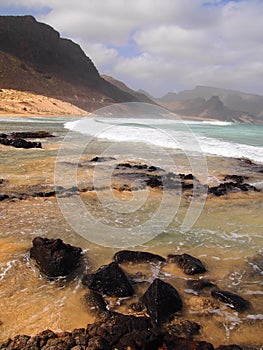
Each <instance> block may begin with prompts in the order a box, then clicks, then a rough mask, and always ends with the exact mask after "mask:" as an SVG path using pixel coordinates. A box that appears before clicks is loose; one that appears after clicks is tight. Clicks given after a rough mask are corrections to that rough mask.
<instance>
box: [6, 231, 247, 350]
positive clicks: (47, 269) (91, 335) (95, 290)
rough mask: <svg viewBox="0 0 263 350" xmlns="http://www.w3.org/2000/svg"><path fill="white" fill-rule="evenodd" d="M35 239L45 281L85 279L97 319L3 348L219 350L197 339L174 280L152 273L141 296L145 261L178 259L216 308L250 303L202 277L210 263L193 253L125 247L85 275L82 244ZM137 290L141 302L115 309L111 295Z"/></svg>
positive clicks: (229, 349) (191, 283)
mask: <svg viewBox="0 0 263 350" xmlns="http://www.w3.org/2000/svg"><path fill="white" fill-rule="evenodd" d="M32 243H33V245H32V247H31V249H30V258H31V259H32V261H34V262H35V264H36V266H37V267H38V268H39V270H40V272H41V274H42V275H43V277H45V278H47V283H49V282H48V281H52V279H54V278H58V277H59V278H62V279H64V281H65V283H66V281H67V280H68V278H72V276H73V275H74V278H80V279H81V280H82V283H83V285H84V286H86V287H87V294H86V298H85V300H86V301H85V302H86V303H87V305H88V306H89V307H90V308H91V309H92V310H93V311H94V312H96V314H97V321H96V322H95V323H93V324H88V325H87V328H86V329H84V328H81V329H74V330H73V331H72V332H62V333H55V332H53V331H52V330H48V329H47V330H44V331H43V332H41V333H39V334H37V335H35V336H28V335H17V336H15V337H14V338H13V339H8V340H6V341H5V342H3V343H2V344H0V349H2V350H4V349H6V350H7V349H13V350H15V349H25V350H38V349H45V350H55V349H56V350H57V349H74V350H85V349H89V350H110V349H119V350H122V349H123V350H128V349H129V350H142V349H145V350H146V349H149V350H155V349H156V350H158V349H159V350H160V349H163V350H169V349H171V350H177V349H178V350H213V349H215V347H214V346H213V345H212V344H211V343H209V342H206V341H200V340H195V336H196V335H198V334H199V331H200V328H201V326H200V325H199V324H198V323H196V322H194V321H191V320H183V319H182V315H183V312H184V308H186V307H187V305H186V300H184V295H180V294H179V293H178V291H177V290H176V288H175V287H174V286H172V285H171V284H170V283H167V282H165V281H164V280H163V279H160V278H158V277H157V278H155V277H154V276H151V282H147V283H146V284H147V287H146V290H145V292H144V293H143V294H142V295H139V292H138V289H137V286H138V284H140V283H142V282H143V278H142V279H141V281H138V276H141V272H140V268H141V264H148V265H152V264H154V265H159V268H160V269H161V268H162V267H163V266H165V265H167V264H168V265H169V264H176V265H177V267H179V268H180V269H182V271H183V272H184V273H185V275H186V276H187V275H188V276H193V275H197V278H196V279H193V278H192V277H191V278H190V277H189V278H187V279H186V283H187V285H188V287H189V288H192V290H194V291H195V293H196V295H197V297H196V298H197V299H198V298H200V299H202V300H204V299H205V300H206V303H209V302H210V305H214V307H215V308H218V307H220V305H218V304H217V303H218V301H219V302H220V303H223V304H225V305H226V306H228V307H229V308H232V309H235V310H237V311H238V312H243V311H245V310H247V309H249V308H250V307H251V305H250V303H249V301H248V300H245V299H244V298H243V297H241V296H239V295H236V294H233V293H231V292H229V291H224V290H221V289H220V288H219V287H218V286H217V285H216V284H214V283H213V282H211V281H209V280H208V279H206V278H202V277H200V274H205V273H206V271H207V268H209V267H205V266H204V265H203V263H202V262H201V260H199V259H198V258H196V257H193V256H191V255H189V254H181V255H169V256H168V257H167V258H164V257H162V256H160V255H156V254H153V253H150V252H144V251H131V250H124V251H119V252H117V253H116V254H115V255H114V257H113V261H112V262H111V263H110V264H108V265H103V266H101V267H100V268H99V269H97V270H96V271H94V272H92V273H89V274H87V273H86V272H85V261H84V259H83V251H82V249H81V248H79V247H75V246H72V245H70V244H66V243H64V242H63V241H62V240H61V239H48V238H42V237H36V238H34V240H33V242H32ZM127 264H128V265H131V264H132V265H133V266H136V267H137V269H138V272H137V275H136V276H137V280H136V278H135V277H134V276H132V275H129V274H127V272H125V270H123V268H124V267H125V266H126V265H127ZM144 283H145V282H144ZM135 295H136V296H137V299H138V301H137V302H136V303H133V304H131V308H130V310H131V312H130V314H122V313H119V312H115V311H114V310H111V307H110V305H109V304H108V299H107V298H108V297H115V298H116V297H121V298H124V299H123V300H124V301H125V300H126V301H127V302H128V301H129V298H132V297H134V296H135ZM213 300H215V303H214V302H213ZM211 317H212V316H211ZM242 349H243V350H245V349H248V348H246V347H241V346H239V345H236V344H231V345H222V346H219V347H217V348H216V350H242Z"/></svg>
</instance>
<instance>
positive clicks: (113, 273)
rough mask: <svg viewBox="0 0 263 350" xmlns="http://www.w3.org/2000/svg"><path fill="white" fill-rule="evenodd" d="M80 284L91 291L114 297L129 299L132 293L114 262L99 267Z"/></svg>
mask: <svg viewBox="0 0 263 350" xmlns="http://www.w3.org/2000/svg"><path fill="white" fill-rule="evenodd" d="M82 283H83V284H84V285H85V286H87V287H89V288H90V289H91V290H94V291H96V292H99V293H102V294H105V295H107V296H114V297H129V296H132V295H133V293H134V291H133V288H132V286H131V284H130V282H129V280H128V278H127V277H126V275H125V273H124V272H123V271H122V269H121V268H120V267H119V265H118V264H117V263H116V262H112V263H110V264H109V265H103V266H101V267H100V268H99V269H98V270H97V271H95V272H94V273H92V274H87V275H85V276H84V277H83V280H82Z"/></svg>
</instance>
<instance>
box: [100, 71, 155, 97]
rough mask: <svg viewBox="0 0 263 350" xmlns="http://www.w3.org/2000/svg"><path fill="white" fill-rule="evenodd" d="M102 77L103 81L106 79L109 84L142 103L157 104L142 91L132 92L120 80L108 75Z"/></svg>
mask: <svg viewBox="0 0 263 350" xmlns="http://www.w3.org/2000/svg"><path fill="white" fill-rule="evenodd" d="M101 77H102V78H103V79H105V80H106V81H108V82H109V83H111V84H112V85H115V86H117V87H118V88H119V89H121V90H122V91H125V92H127V93H129V94H130V95H132V96H134V97H135V98H137V99H139V100H140V101H141V102H145V103H152V104H156V102H154V101H153V99H151V98H150V97H148V95H147V94H145V93H143V92H142V91H135V90H132V89H131V88H129V87H128V86H127V85H125V84H124V83H123V82H122V81H120V80H117V79H115V78H113V77H110V76H108V75H102V76H101Z"/></svg>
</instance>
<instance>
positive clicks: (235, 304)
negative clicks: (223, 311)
mask: <svg viewBox="0 0 263 350" xmlns="http://www.w3.org/2000/svg"><path fill="white" fill-rule="evenodd" d="M211 295H212V297H214V298H215V299H218V300H219V301H222V302H223V303H226V304H227V305H228V306H229V307H230V308H231V309H234V310H237V311H244V310H247V309H248V308H249V306H250V303H249V301H247V300H245V299H243V298H242V297H240V296H239V295H237V294H234V293H230V292H227V291H224V290H220V289H214V290H212V291H211Z"/></svg>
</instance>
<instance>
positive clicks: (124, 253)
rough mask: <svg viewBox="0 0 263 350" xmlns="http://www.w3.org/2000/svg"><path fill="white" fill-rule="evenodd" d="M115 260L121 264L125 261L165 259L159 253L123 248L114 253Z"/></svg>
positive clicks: (136, 261) (161, 260)
mask: <svg viewBox="0 0 263 350" xmlns="http://www.w3.org/2000/svg"><path fill="white" fill-rule="evenodd" d="M114 260H115V261H116V262H117V263H119V264H121V263H123V262H135V263H139V262H158V261H160V262H164V261H165V259H164V258H163V257H162V256H160V255H157V254H152V253H148V252H140V251H133V250H121V251H119V252H117V253H116V254H115V255H114Z"/></svg>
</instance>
